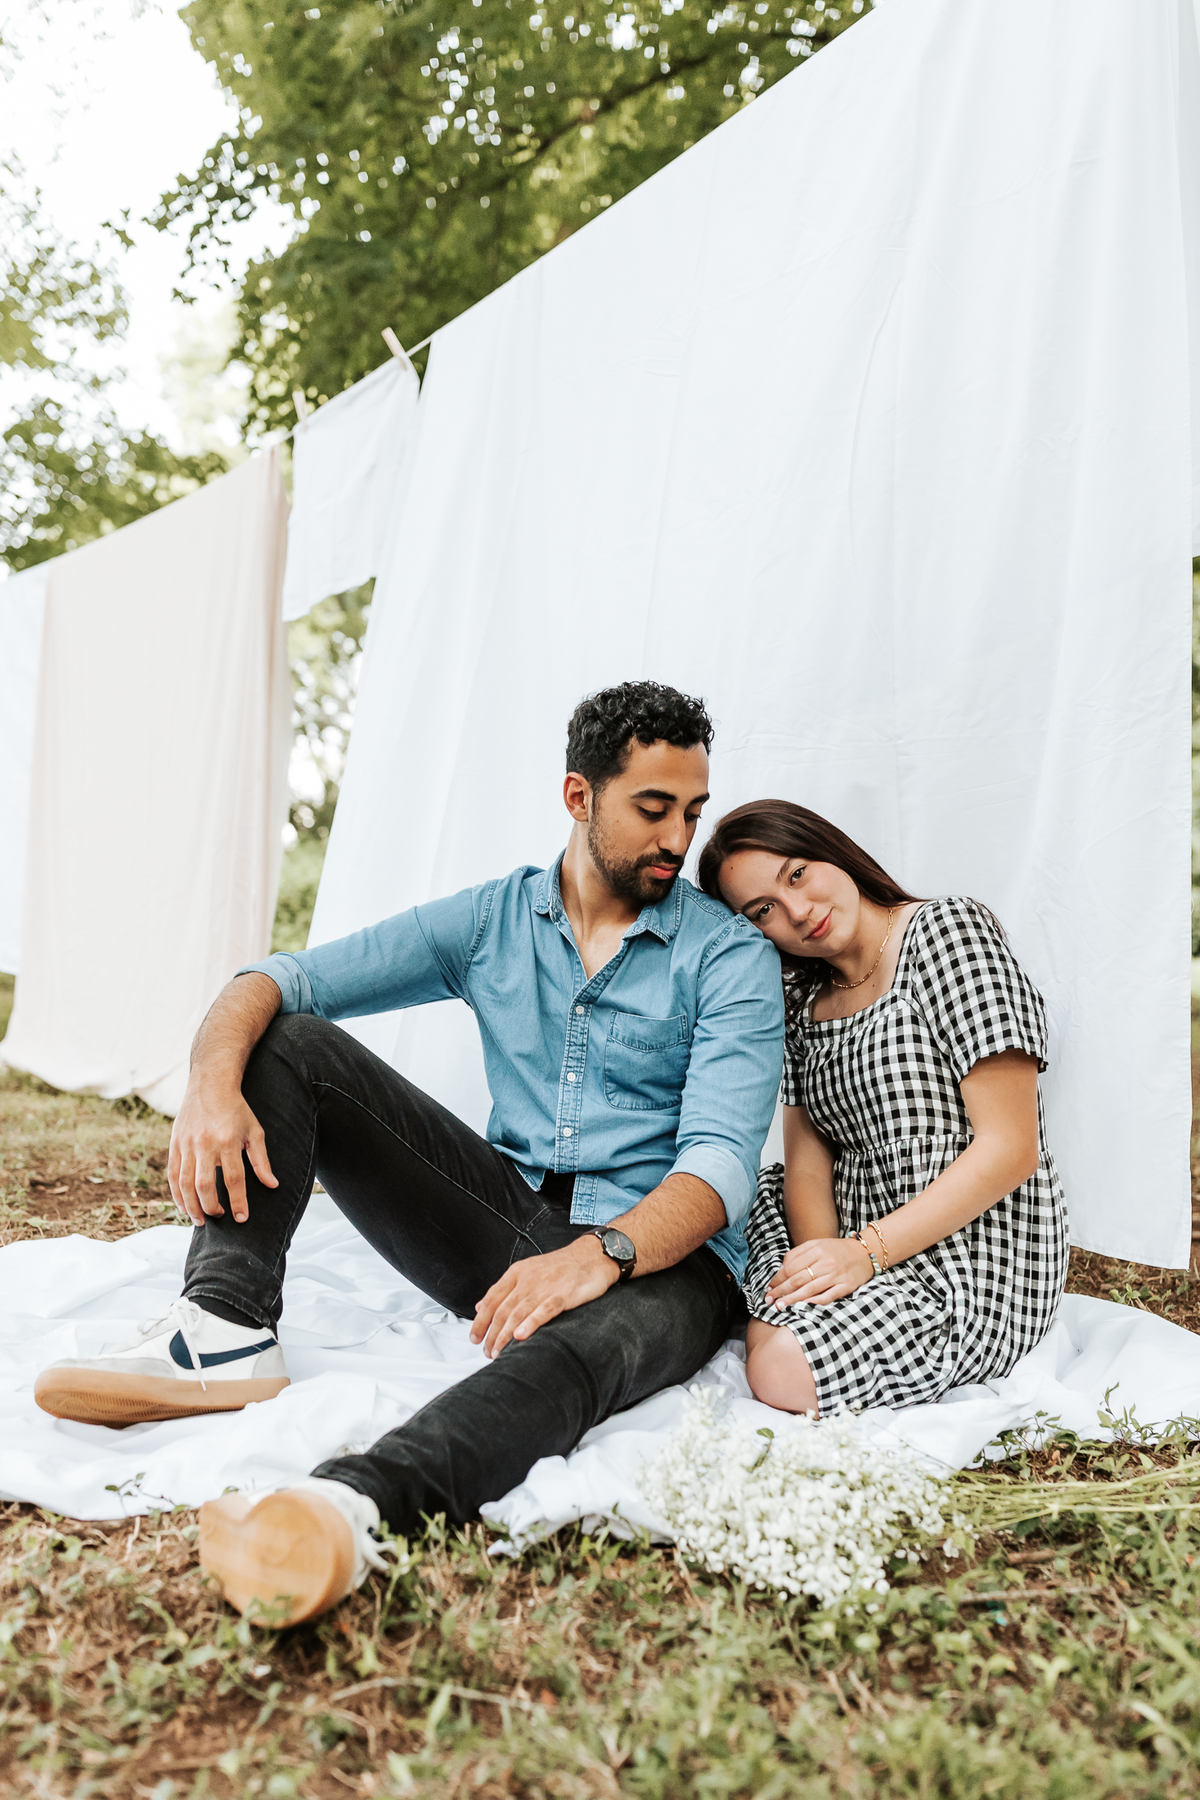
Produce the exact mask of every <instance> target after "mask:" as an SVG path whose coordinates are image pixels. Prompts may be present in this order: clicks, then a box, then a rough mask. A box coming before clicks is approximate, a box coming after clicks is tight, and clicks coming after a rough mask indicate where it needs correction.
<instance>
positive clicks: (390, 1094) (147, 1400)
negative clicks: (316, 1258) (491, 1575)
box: [36, 682, 783, 1622]
mask: <svg viewBox="0 0 1200 1800" xmlns="http://www.w3.org/2000/svg"><path fill="white" fill-rule="evenodd" d="M712 735H713V733H712V724H711V721H710V720H709V717H708V714H707V713H706V712H705V710H704V707H703V705H702V704H701V702H699V701H697V700H692V699H689V698H688V697H686V696H685V695H683V694H679V693H676V692H675V691H674V690H673V689H671V688H667V687H661V686H659V685H657V684H656V683H654V682H628V683H626V684H625V685H624V686H622V687H618V688H611V689H608V690H607V691H605V692H604V693H600V694H596V695H594V696H592V697H591V698H590V699H587V700H585V701H583V702H582V703H581V705H580V706H579V707H578V708H577V710H576V712H575V714H574V716H573V718H572V719H571V723H570V726H569V728H568V739H567V771H568V772H567V777H566V781H565V784H564V788H563V795H564V799H565V801H566V806H567V811H568V812H569V813H570V815H571V818H572V821H573V824H572V827H571V835H570V841H569V843H568V845H567V848H566V850H565V852H564V853H563V855H562V857H561V858H560V860H559V862H558V864H557V865H556V866H555V867H554V868H552V869H549V870H545V871H542V870H537V869H532V868H522V869H517V870H515V871H514V872H513V874H511V875H508V876H505V877H502V878H501V879H499V880H495V881H489V882H485V883H484V884H483V886H481V887H477V888H472V889H468V890H466V891H465V892H463V893H460V894H456V895H454V896H453V897H451V898H449V899H445V900H435V901H432V902H430V903H429V904H427V905H424V906H417V907H414V908H413V909H412V910H411V911H409V912H405V913H400V914H398V915H397V916H396V917H395V918H392V919H388V920H386V921H385V922H384V923H383V924H381V925H376V926H373V927H371V928H370V929H369V930H366V931H360V932H357V933H355V934H354V935H353V936H352V937H347V938H342V939H339V940H338V941H337V942H335V943H331V944H323V945H321V946H320V947H319V948H318V949H315V950H307V951H305V952H303V954H301V955H298V956H291V955H278V956H271V957H268V958H267V960H266V961H265V962H262V963H258V964H255V965H254V966H253V967H252V968H250V969H243V970H241V971H240V972H239V974H238V975H237V976H235V977H234V979H233V980H232V981H231V982H230V983H229V984H228V986H227V987H226V988H225V989H224V991H223V992H222V993H221V995H220V996H219V997H218V999H217V1000H216V1002H215V1004H214V1005H213V1007H212V1009H211V1011H210V1012H209V1014H208V1016H207V1018H206V1019H205V1021H204V1023H203V1024H202V1025H201V1027H200V1030H199V1032H198V1033H197V1035H196V1041H195V1044H194V1046H193V1051H192V1068H191V1076H190V1079H189V1082H188V1089H187V1093H186V1096H185V1098H184V1102H183V1105H182V1107H181V1109H180V1112H179V1116H178V1118H177V1119H176V1121H175V1129H174V1132H173V1133H172V1138H171V1155H170V1165H169V1174H170V1181H171V1191H172V1193H173V1194H174V1196H175V1200H176V1203H177V1205H178V1206H179V1207H180V1208H181V1209H182V1210H183V1211H184V1212H186V1213H187V1214H188V1216H189V1217H190V1218H191V1219H192V1220H193V1222H194V1223H195V1226H196V1231H195V1234H194V1237H193V1241H192V1247H191V1251H190V1253H189V1256H188V1261H187V1268H186V1276H185V1283H184V1292H183V1296H182V1298H181V1299H180V1300H178V1301H177V1302H176V1303H175V1305H174V1306H173V1307H172V1308H171V1310H170V1312H169V1313H168V1314H167V1316H166V1317H165V1318H163V1319H159V1320H153V1321H147V1322H146V1323H145V1324H144V1325H143V1326H142V1327H141V1328H140V1335H139V1338H138V1340H137V1341H136V1343H134V1344H131V1345H128V1346H125V1347H123V1348H121V1349H118V1350H114V1351H111V1352H109V1353H108V1354H107V1355H106V1356H102V1357H98V1358H93V1359H90V1360H88V1359H84V1360H79V1361H76V1362H73V1363H63V1364H58V1365H56V1366H55V1367H54V1368H52V1369H47V1370H45V1371H43V1373H42V1374H41V1375H40V1376H39V1377H38V1383H37V1388H36V1393H37V1398H38V1401H39V1404H40V1405H42V1406H43V1407H45V1408H46V1410H47V1411H49V1412H52V1413H54V1414H56V1415H57V1416H58V1417H59V1418H70V1419H80V1420H85V1421H90V1422H98V1423H103V1424H110V1425H125V1424H130V1423H132V1422H134V1421H136V1420H142V1419H161V1418H175V1417H179V1416H182V1415H185V1414H192V1413H201V1412H207V1411H214V1410H228V1409H230V1408H238V1407H242V1406H245V1405H247V1404H248V1403H249V1402H250V1401H252V1400H264V1399H269V1398H271V1397H272V1396H274V1395H275V1394H277V1393H278V1392H279V1391H280V1390H281V1389H282V1388H283V1387H286V1386H287V1372H286V1369H285V1367H284V1362H283V1355H282V1352H281V1351H280V1349H279V1345H278V1343H277V1342H276V1338H275V1330H276V1326H277V1324H278V1320H279V1315H280V1311H281V1307H282V1282H283V1271H284V1261H285V1257H286V1254H287V1248H288V1245H289V1243H290V1241H291V1238H292V1234H293V1232H294V1231H295V1229H296V1226H297V1224H298V1223H299V1220H300V1217H301V1215H302V1213H303V1212H304V1208H305V1206H306V1204H307V1202H308V1197H309V1194H310V1192H311V1191H312V1185H313V1179H314V1176H316V1177H319V1178H320V1180H321V1182H322V1184H323V1186H324V1187H325V1189H326V1191H327V1192H328V1193H329V1194H330V1195H331V1197H332V1198H333V1199H334V1201H335V1202H336V1203H337V1205H338V1206H339V1207H340V1208H341V1210H342V1212H343V1213H344V1214H345V1215H346V1217H347V1218H348V1219H349V1220H350V1221H351V1222H352V1223H353V1224H354V1225H355V1226H356V1227H357V1229H358V1230H359V1231H361V1233H362V1234H363V1236H364V1237H365V1238H366V1239H367V1240H368V1242H369V1243H371V1244H372V1245H373V1246H374V1248H375V1249H376V1250H378V1251H379V1252H380V1254H381V1255H383V1256H385V1257H386V1258H387V1259H388V1261H389V1262H390V1263H391V1264H392V1265H393V1267H394V1268H397V1269H399V1270H400V1271H401V1272H402V1273H403V1274H404V1275H406V1276H407V1277H408V1278H409V1279H410V1280H411V1281H413V1282H415V1283H416V1284H417V1286H419V1287H420V1288H422V1289H423V1290H424V1291H425V1292H426V1293H427V1294H429V1295H431V1296H432V1297H433V1299H435V1300H436V1301H438V1302H439V1303H440V1304H442V1305H444V1306H446V1307H449V1308H451V1309H452V1310H453V1311H454V1312H456V1313H457V1314H458V1315H459V1316H460V1317H463V1318H473V1324H472V1327H471V1339H472V1342H474V1343H477V1344H482V1345H483V1347H484V1350H485V1351H486V1353H487V1356H488V1358H489V1362H488V1366H487V1367H486V1368H484V1369H481V1370H479V1371H477V1372H476V1373H475V1374H474V1375H472V1376H470V1377H469V1378H468V1379H467V1380H465V1381H462V1382H459V1383H458V1384H457V1386H455V1387H452V1388H450V1389H448V1390H447V1391H446V1392H445V1393H444V1394H441V1395H439V1396H438V1398H437V1399H435V1400H433V1401H431V1402H430V1403H429V1405H428V1406H426V1407H424V1408H423V1409H422V1410H421V1411H420V1412H419V1413H417V1414H416V1415H415V1417H413V1418H412V1419H410V1420H409V1421H408V1422H407V1424H405V1425H402V1426H401V1427H400V1428H399V1429H398V1430H396V1431H391V1432H389V1433H388V1434H387V1436H386V1437H384V1438H381V1439H380V1441H379V1442H378V1443H377V1444H375V1445H374V1446H373V1448H372V1449H370V1450H369V1451H367V1453H366V1454H365V1455H361V1456H353V1455H345V1456H339V1457H336V1458H334V1459H333V1460H332V1461H330V1462H326V1463H323V1464H322V1465H321V1466H320V1468H318V1469H317V1470H316V1471H315V1472H314V1474H313V1475H312V1476H310V1477H308V1478H306V1479H305V1480H303V1481H300V1482H298V1483H297V1484H295V1485H294V1486H293V1487H291V1488H288V1489H284V1490H281V1491H278V1492H276V1493H273V1494H269V1495H264V1496H260V1497H258V1498H257V1499H254V1500H250V1499H247V1498H246V1497H244V1496H241V1495H232V1496H227V1497H225V1498H223V1499H221V1500H214V1501H209V1502H208V1503H207V1504H206V1505H205V1506H204V1507H203V1508H202V1509H201V1533H200V1553H201V1561H202V1563H203V1564H204V1566H205V1567H206V1568H207V1569H209V1570H210V1572H212V1573H213V1574H215V1575H216V1576H217V1577H218V1579H219V1580H220V1581H221V1583H222V1586H223V1588H224V1591H225V1594H226V1596H227V1598H228V1599H229V1600H230V1601H231V1602H232V1603H233V1604H234V1605H235V1606H237V1607H239V1608H241V1609H243V1610H244V1609H245V1607H246V1606H247V1605H249V1604H250V1602H251V1601H258V1602H261V1603H265V1604H268V1605H272V1604H274V1603H276V1602H279V1601H283V1602H285V1616H286V1619H287V1621H288V1622H295V1621H298V1620H300V1619H305V1618H311V1617H313V1616H314V1615H315V1614H317V1613H319V1612H321V1611H323V1610H324V1609H325V1608H326V1607H328V1606H331V1605H333V1604H335V1603H336V1602H337V1601H338V1600H339V1599H341V1598H342V1597H343V1595H344V1594H346V1593H348V1592H349V1591H350V1590H351V1588H352V1587H354V1586H357V1585H358V1583H359V1582H361V1580H362V1579H363V1577H364V1575H365V1573H366V1570H367V1567H368V1566H372V1565H373V1566H378V1562H379V1557H378V1551H377V1550H376V1548H375V1544H374V1539H373V1536H372V1533H373V1532H374V1531H375V1530H376V1529H377V1528H378V1526H379V1524H380V1521H381V1519H386V1520H387V1522H388V1523H389V1525H390V1526H391V1528H392V1529H393V1530H394V1531H397V1532H403V1533H411V1532H412V1531H413V1530H414V1529H416V1528H418V1527H419V1524H420V1521H421V1518H422V1516H432V1515H434V1514H437V1513H445V1514H446V1516H447V1518H448V1519H449V1520H451V1521H452V1522H455V1523H458V1522H461V1521H463V1520H466V1519H470V1518H474V1517H476V1516H477V1515H478V1512H479V1509H480V1507H481V1506H482V1505H483V1504H484V1503H485V1502H486V1501H488V1500H489V1499H494V1498H498V1497H499V1496H500V1495H502V1494H504V1493H506V1492H507V1491H508V1489H509V1488H511V1487H513V1486H514V1485H515V1484H516V1483H517V1482H519V1481H522V1480H523V1479H524V1477H525V1475H526V1474H527V1473H528V1471H529V1469H530V1468H531V1467H532V1465H533V1464H534V1463H535V1462H536V1461H537V1460H538V1458H539V1457H543V1456H555V1455H565V1454H567V1453H568V1452H569V1451H570V1450H572V1449H573V1448H574V1446H575V1445H576V1444H577V1443H578V1442H579V1440H580V1438H581V1437H582V1436H583V1435H584V1433H585V1432H586V1431H588V1430H589V1429H590V1428H591V1427H592V1426H593V1425H597V1424H599V1423H600V1422H601V1420H603V1419H605V1418H607V1417H608V1416H609V1415H610V1414H611V1413H613V1412H616V1411H618V1410H621V1409H623V1408H625V1407H629V1406H633V1405H634V1404H635V1403H636V1402H637V1401H639V1400H642V1399H644V1398H645V1397H646V1396H647V1395H648V1394H651V1393H653V1392H655V1391H656V1390H657V1389H659V1388H662V1387H664V1386H667V1385H669V1384H670V1383H672V1382H681V1381H686V1380H688V1379H689V1377H690V1376H692V1375H693V1374H694V1373H695V1372H696V1370H697V1369H699V1368H700V1367H701V1366H702V1365H703V1364H704V1363H705V1362H706V1361H707V1359H708V1358H709V1357H710V1356H711V1355H712V1354H713V1353H714V1351H715V1350H716V1349H717V1348H718V1347H719V1345H720V1344H721V1343H722V1341H723V1340H724V1339H725V1337H726V1336H727V1335H728V1332H729V1329H730V1325H731V1323H732V1322H733V1321H734V1320H735V1318H736V1317H737V1311H738V1307H739V1304H740V1301H739V1285H738V1284H739V1281H740V1278H741V1275H742V1271H743V1267H744V1263H745V1255H746V1252H745V1243H744V1238H743V1224H744V1221H745V1218H746V1216H747V1213H748V1211H749V1207H750V1201H751V1199H752V1197H753V1193H754V1188H755V1181H756V1175H757V1169H758V1160H759V1154H760V1152H761V1149H762V1144H763V1140H764V1138H765V1136H766V1132H767V1127H768V1124H769V1122H770V1119H771V1114H772V1109H773V1106H774V1099H775V1090H776V1088H777V1086H778V1083H779V1077H780V1068H781V1062H782V1040H783V1003H782V995H781V985H780V976H779V964H778V959H777V956H776V953H775V951H774V950H773V949H772V947H771V945H770V944H769V943H768V941H767V939H766V938H765V937H763V935H762V934H761V933H760V932H758V931H757V930H755V928H754V927H753V926H752V925H750V924H749V923H748V922H747V921H746V920H745V919H744V918H740V917H735V916H734V915H733V914H732V913H730V912H728V911H727V910H726V909H725V908H724V907H723V906H721V905H720V904H719V903H718V902H716V901H713V900H710V899H708V898H707V896H705V895H704V894H701V893H699V892H698V891H697V890H696V889H695V888H693V887H692V886H691V884H690V883H688V882H686V881H683V880H681V879H680V876H679V871H680V869H681V867H682V865H683V860H684V857H685V855H686V854H687V850H688V847H689V845H690V844H691V841H692V837H693V835H694V833H695V830H696V824H697V821H698V819H699V817H700V809H701V807H702V806H703V804H704V802H705V800H706V799H707V798H708V749H709V746H710V744H711V742H712ZM451 997H457V998H459V999H462V1000H465V1001H466V1002H467V1004H468V1005H469V1006H470V1007H471V1009H472V1010H473V1012H474V1014H475V1017H476V1020H477V1022H478V1025H479V1029H480V1033H481V1036H482V1039H483V1048H484V1058H485V1062H486V1066H487V1074H488V1084H489V1087H490V1090H491V1095H492V1100H493V1103H494V1104H493V1111H492V1115H491V1119H490V1121H489V1125H488V1133H487V1138H486V1140H485V1139H483V1138H480V1137H478V1136H477V1135H476V1134H475V1133H474V1132H473V1131H471V1130H469V1129H468V1128H467V1127H466V1126H465V1125H463V1124H462V1123H461V1122H460V1121H459V1120H458V1119H456V1118H454V1117H453V1115H452V1114H450V1113H449V1112H447V1111H446V1110H445V1108H443V1107H441V1106H439V1105H438V1104H437V1102H436V1101H434V1100H431V1099H430V1098H429V1097H428V1096H427V1095H425V1094H423V1093H421V1091H420V1090H419V1089H418V1088H416V1087H414V1086H413V1085H412V1083H411V1082H409V1081H407V1080H406V1079H405V1078H404V1076H402V1075H398V1074H397V1073H396V1072H395V1070H393V1069H392V1068H390V1067H389V1066H388V1065H387V1064H386V1063H384V1062H381V1061H380V1059H379V1058H378V1057H376V1056H373V1055H372V1054H371V1053H370V1052H369V1051H368V1050H365V1049H364V1048H363V1047H362V1046H361V1045H360V1044H359V1043H358V1042H357V1041H356V1040H355V1039H354V1038H352V1037H351V1036H349V1034H348V1033H346V1032H343V1031H341V1030H339V1029H338V1027H337V1026H336V1025H335V1024H333V1023H332V1022H331V1021H333V1020H335V1019H346V1018H356V1017H361V1016H362V1015H363V1014H366V1013H373V1012H390V1011H393V1010H394V1009H396V1008H398V1007H405V1006H419V1005H422V1004H424V1003H426V1002H428V1001H432V1000H443V999H447V998H451Z"/></svg>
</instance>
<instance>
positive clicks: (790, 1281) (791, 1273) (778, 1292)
mask: <svg viewBox="0 0 1200 1800" xmlns="http://www.w3.org/2000/svg"><path fill="white" fill-rule="evenodd" d="M874 1272H875V1270H874V1265H873V1264H872V1262H871V1258H870V1257H869V1256H868V1254H867V1252H866V1251H865V1250H864V1249H863V1247H862V1245H861V1244H860V1243H859V1241H858V1239H857V1238H809V1240H808V1242H807V1243H806V1244H797V1245H796V1247H795V1249H794V1250H789V1251H788V1253H787V1255H786V1256H785V1257H784V1259H783V1261H782V1262H781V1263H780V1265H779V1267H778V1268H777V1269H776V1271H775V1273H774V1275H773V1276H772V1277H771V1283H770V1286H769V1287H768V1288H767V1301H768V1303H769V1304H770V1305H771V1306H795V1305H796V1303H797V1302H798V1301H809V1302H810V1303H811V1304H812V1305H813V1306H828V1305H829V1304H830V1302H831V1301H833V1300H842V1299H844V1298H845V1296H846V1295H847V1294H852V1293H853V1292H854V1290H855V1288H860V1287H861V1286H862V1285H863V1283H864V1282H865V1281H870V1279H871V1277H872V1275H873V1274H874Z"/></svg>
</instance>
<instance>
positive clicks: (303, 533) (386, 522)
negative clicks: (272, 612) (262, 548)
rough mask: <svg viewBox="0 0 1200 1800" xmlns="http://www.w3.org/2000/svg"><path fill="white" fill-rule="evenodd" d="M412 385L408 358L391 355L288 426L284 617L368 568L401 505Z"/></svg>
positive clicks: (413, 407) (339, 589) (358, 579)
mask: <svg viewBox="0 0 1200 1800" xmlns="http://www.w3.org/2000/svg"><path fill="white" fill-rule="evenodd" d="M419 392H420V383H419V382H418V380H417V376H416V371H415V370H414V369H413V366H412V364H411V363H410V362H408V361H404V362H401V361H400V359H399V357H393V358H392V360H391V361H390V362H388V363H385V364H384V366H383V367H382V368H381V369H376V370H375V371H374V373H373V374H371V375H367V376H365V377H364V378H363V380H362V381H358V382H356V383H355V385H354V386H353V387H352V388H347V389H346V392H345V393H344V394H337V395H335V397H334V398H333V399H332V400H328V401H326V403H325V405H324V406H322V407H319V408H318V410H317V411H316V412H314V413H312V414H310V415H309V417H308V418H307V419H306V420H304V421H303V422H302V423H301V424H299V425H298V426H297V427H296V430H295V433H294V435H293V437H292V511H291V517H290V518H289V520H288V547H287V572H286V574H285V576H284V580H283V616H284V618H285V619H299V618H301V617H302V616H303V615H304V614H305V613H306V612H308V611H309V609H310V607H313V606H315V605H316V604H317V601H318V600H324V599H325V597H326V595H328V594H344V593H345V592H346V590H347V589H348V588H354V587H359V586H360V585H361V584H362V583H363V582H364V581H369V580H370V578H371V576H372V575H378V573H379V571H380V569H381V568H382V566H383V553H384V545H385V543H386V540H387V535H388V532H389V530H390V529H391V527H392V526H394V524H395V522H396V515H397V513H398V511H399V509H400V506H401V505H402V503H403V497H404V487H405V483H406V481H407V476H408V469H409V466H410V463H411V458H412V452H413V448H414V443H415V439H416V427H417V398H418V394H419Z"/></svg>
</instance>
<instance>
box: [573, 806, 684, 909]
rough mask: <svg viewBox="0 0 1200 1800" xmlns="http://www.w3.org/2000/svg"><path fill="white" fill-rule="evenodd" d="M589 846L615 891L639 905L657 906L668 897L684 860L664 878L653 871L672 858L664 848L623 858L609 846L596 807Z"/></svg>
mask: <svg viewBox="0 0 1200 1800" xmlns="http://www.w3.org/2000/svg"><path fill="white" fill-rule="evenodd" d="M587 847H588V855H589V856H590V857H591V859H592V861H593V862H594V863H595V865H596V867H597V868H598V869H599V871H600V873H601V874H602V875H603V877H604V879H605V881H607V883H608V885H609V887H610V888H611V889H612V891H613V893H614V894H619V895H620V896H621V898H622V900H628V901H630V902H631V903H632V904H634V905H635V906H657V905H658V903H659V901H660V900H665V899H666V897H667V895H668V894H669V893H670V891H671V888H672V886H673V885H674V882H675V875H678V873H679V870H680V869H682V867H683V863H682V862H680V863H679V864H678V865H677V866H676V869H675V874H674V875H669V876H667V877H666V879H665V880H664V878H663V877H662V876H661V875H651V874H650V872H649V871H650V868H651V866H652V865H653V864H655V863H668V862H670V861H671V858H670V857H669V856H667V855H666V854H665V853H664V852H662V851H654V852H652V853H651V854H650V855H649V856H641V857H638V858H636V859H635V860H634V861H632V862H621V861H620V860H619V859H618V858H617V857H615V856H613V854H612V852H611V850H610V848H609V843H608V838H607V836H606V835H605V832H604V828H603V826H602V825H601V823H600V819H599V815H598V812H596V811H593V813H592V816H591V818H590V819H589V820H588V834H587Z"/></svg>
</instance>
